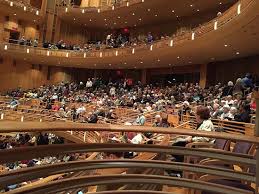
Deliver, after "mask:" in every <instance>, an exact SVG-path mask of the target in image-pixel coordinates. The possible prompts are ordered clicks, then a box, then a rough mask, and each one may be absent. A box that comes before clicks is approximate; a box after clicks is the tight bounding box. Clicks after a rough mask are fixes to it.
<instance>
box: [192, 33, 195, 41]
mask: <svg viewBox="0 0 259 194" xmlns="http://www.w3.org/2000/svg"><path fill="white" fill-rule="evenodd" d="M194 38H195V32H192V40H194Z"/></svg>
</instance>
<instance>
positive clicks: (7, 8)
mask: <svg viewBox="0 0 259 194" xmlns="http://www.w3.org/2000/svg"><path fill="white" fill-rule="evenodd" d="M0 5H1V6H0V11H1V13H4V14H7V15H11V16H14V15H15V16H17V17H19V19H22V20H25V21H34V22H39V20H40V19H42V13H41V10H40V9H38V8H36V7H33V6H31V5H30V4H24V3H23V2H21V1H16V0H0Z"/></svg>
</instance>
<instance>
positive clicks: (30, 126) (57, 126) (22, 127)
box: [0, 121, 259, 144]
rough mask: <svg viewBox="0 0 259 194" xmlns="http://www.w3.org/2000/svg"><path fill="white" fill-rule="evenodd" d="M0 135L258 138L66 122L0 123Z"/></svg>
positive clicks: (248, 140) (145, 127) (244, 139)
mask: <svg viewBox="0 0 259 194" xmlns="http://www.w3.org/2000/svg"><path fill="white" fill-rule="evenodd" d="M0 129H1V131H0V133H10V132H44V131H109V132H143V133H145V132H153V133H163V134H174V135H188V136H202V137H209V138H219V139H231V140H235V141H243V142H250V143H256V144H257V143H259V137H253V136H244V135H232V134H228V133H223V132H220V133H219V132H204V131H196V130H186V129H180V130H179V128H178V129H177V130H174V128H163V127H147V126H125V125H124V126H121V125H109V124H82V123H67V122H65V123H64V122H57V123H53V122H42V123H40V122H8V121H2V122H0Z"/></svg>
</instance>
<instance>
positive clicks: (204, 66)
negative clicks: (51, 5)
mask: <svg viewBox="0 0 259 194" xmlns="http://www.w3.org/2000/svg"><path fill="white" fill-rule="evenodd" d="M206 83H207V64H201V65H200V86H201V87H202V88H205V87H206Z"/></svg>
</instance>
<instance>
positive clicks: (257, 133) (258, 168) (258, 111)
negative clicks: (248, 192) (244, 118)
mask: <svg viewBox="0 0 259 194" xmlns="http://www.w3.org/2000/svg"><path fill="white" fill-rule="evenodd" d="M253 98H255V100H256V117H255V133H254V134H255V136H256V137H259V92H254V93H253ZM258 146H259V145H258V144H257V145H256V175H255V176H256V187H255V189H256V193H257V194H258V193H259V192H258V187H259V148H258Z"/></svg>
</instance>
